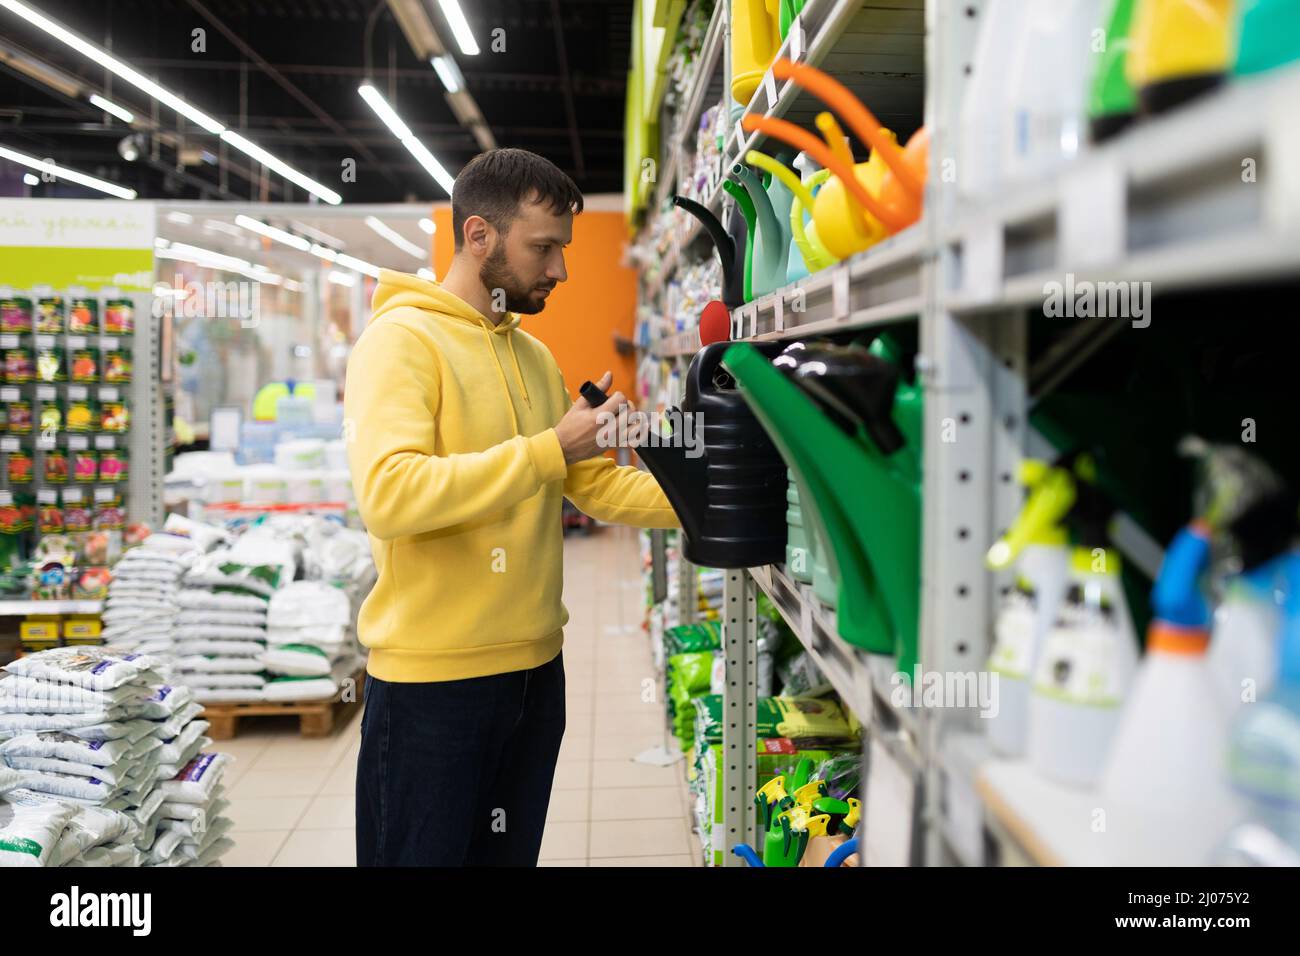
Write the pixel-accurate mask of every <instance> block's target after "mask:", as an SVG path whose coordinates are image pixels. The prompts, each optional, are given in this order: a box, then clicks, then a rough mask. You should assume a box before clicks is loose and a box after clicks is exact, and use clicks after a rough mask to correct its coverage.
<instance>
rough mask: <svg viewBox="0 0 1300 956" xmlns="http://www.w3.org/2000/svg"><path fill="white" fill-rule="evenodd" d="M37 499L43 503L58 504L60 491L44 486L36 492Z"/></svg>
mask: <svg viewBox="0 0 1300 956" xmlns="http://www.w3.org/2000/svg"><path fill="white" fill-rule="evenodd" d="M36 500H37V501H39V502H40V503H41V504H43V505H57V504H58V503H59V492H58V490H57V489H55V488H42V489H41V490H40V491H38V492H36Z"/></svg>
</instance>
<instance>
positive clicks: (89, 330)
mask: <svg viewBox="0 0 1300 956" xmlns="http://www.w3.org/2000/svg"><path fill="white" fill-rule="evenodd" d="M98 331H99V300H98V299H73V300H72V303H71V305H70V306H69V307H68V334H69V335H93V334H94V333H96V332H98Z"/></svg>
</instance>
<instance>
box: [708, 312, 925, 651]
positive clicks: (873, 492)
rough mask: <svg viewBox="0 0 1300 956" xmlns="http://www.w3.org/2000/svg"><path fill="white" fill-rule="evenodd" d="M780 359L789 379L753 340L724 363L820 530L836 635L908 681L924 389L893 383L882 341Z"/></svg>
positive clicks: (894, 370)
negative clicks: (891, 658) (889, 659)
mask: <svg viewBox="0 0 1300 956" xmlns="http://www.w3.org/2000/svg"><path fill="white" fill-rule="evenodd" d="M782 359H785V360H786V361H787V365H786V370H788V372H789V374H788V375H787V374H785V371H786V370H783V369H779V368H777V367H776V366H775V365H774V363H773V362H771V361H768V359H767V358H766V357H765V356H763V355H762V353H760V352H759V351H758V350H756V349H755V348H754V347H753V346H752V345H751V344H749V343H743V342H742V343H736V344H734V345H732V346H731V347H730V348H729V349H728V350H727V353H726V355H725V356H724V361H725V363H726V365H727V368H728V369H729V370H730V371H731V373H732V374H733V375H734V376H735V377H736V379H737V380H738V381H739V382H740V385H741V389H742V393H743V394H744V396H745V399H746V401H748V402H749V403H750V405H751V407H752V408H753V409H754V414H755V415H756V416H757V418H758V419H759V421H760V422H762V424H763V426H764V427H765V428H766V429H767V431H768V433H769V434H770V435H771V437H772V440H773V442H774V443H775V444H776V445H777V447H778V448H779V449H780V450H781V453H782V455H783V456H784V457H785V458H786V461H787V463H788V464H789V465H790V467H791V468H792V469H793V470H794V472H795V475H796V478H797V480H798V482H799V486H800V487H799V490H800V506H801V509H802V512H803V515H804V519H805V521H806V522H809V523H810V524H811V525H812V527H814V528H820V530H821V531H822V532H824V535H825V540H826V542H827V543H828V545H829V547H828V548H827V551H828V555H827V556H828V558H830V559H832V560H833V563H834V570H835V571H836V576H837V578H838V581H839V593H838V601H837V622H838V628H839V632H840V636H841V637H842V638H843V639H844V640H845V641H847V642H848V643H850V644H853V645H854V646H857V647H861V648H863V649H865V650H867V651H870V652H872V653H880V654H889V653H892V654H895V655H896V658H897V665H898V669H899V670H900V671H902V672H903V673H904V674H908V675H910V674H911V673H912V670H913V668H914V667H915V665H916V662H917V640H918V633H919V623H920V574H921V434H922V432H921V428H922V399H921V393H920V390H919V389H918V388H916V387H915V386H913V385H910V384H907V383H901V382H900V380H899V379H900V376H899V370H898V365H897V355H896V354H895V349H894V346H893V344H892V342H890V341H888V340H887V339H884V338H883V337H882V338H881V339H878V340H877V341H876V342H874V343H873V344H872V346H871V348H870V349H863V348H861V347H858V346H854V347H850V348H841V347H831V346H806V347H805V349H804V350H803V352H802V354H801V355H800V356H799V357H798V358H796V357H794V356H792V355H791V353H790V352H787V353H784V354H783V355H782V356H779V357H778V361H780V360H782ZM792 379H793V380H792ZM814 396H815V397H814Z"/></svg>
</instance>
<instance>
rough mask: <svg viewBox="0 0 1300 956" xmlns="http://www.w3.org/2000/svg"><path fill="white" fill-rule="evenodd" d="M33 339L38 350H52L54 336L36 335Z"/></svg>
mask: <svg viewBox="0 0 1300 956" xmlns="http://www.w3.org/2000/svg"><path fill="white" fill-rule="evenodd" d="M35 339H36V347H37V348H38V349H52V348H54V336H52V335H37V336H35Z"/></svg>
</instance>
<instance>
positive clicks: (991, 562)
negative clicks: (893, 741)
mask: <svg viewBox="0 0 1300 956" xmlns="http://www.w3.org/2000/svg"><path fill="white" fill-rule="evenodd" d="M1019 479H1020V483H1021V484H1023V485H1024V486H1025V487H1026V488H1027V489H1028V490H1029V497H1028V500H1027V501H1026V502H1025V506H1024V508H1023V509H1022V510H1021V512H1020V514H1019V516H1018V517H1017V518H1016V521H1015V523H1014V524H1013V525H1012V526H1011V527H1010V529H1008V530H1007V532H1006V534H1004V535H1003V536H1002V537H1000V538H999V539H998V540H997V541H996V542H995V543H994V544H993V546H992V547H991V548H989V551H988V554H987V555H986V556H985V562H986V563H987V565H988V566H989V568H991V569H992V570H995V571H996V570H1001V569H1003V568H1005V567H1007V566H1008V565H1010V563H1011V562H1012V561H1016V562H1017V563H1016V584H1015V587H1014V588H1013V589H1012V590H1011V592H1010V593H1009V594H1008V595H1007V596H1006V597H1005V599H1004V600H1003V602H1002V607H1001V609H1000V610H999V611H998V616H997V622H996V624H995V625H994V630H995V634H994V645H993V653H992V654H991V655H990V657H989V663H988V669H989V670H990V671H991V672H993V673H995V674H997V675H998V682H997V687H998V691H997V693H998V708H997V715H996V716H995V717H992V718H990V720H989V728H988V729H989V739H990V741H991V742H992V744H993V746H994V748H995V749H996V750H997V751H998V752H999V753H1001V754H1003V755H1004V756H1008V757H1019V756H1023V755H1024V752H1025V747H1026V743H1027V740H1028V733H1029V688H1030V680H1031V678H1032V677H1033V674H1034V668H1035V666H1036V664H1037V663H1038V655H1039V652H1040V650H1041V649H1042V645H1043V638H1044V637H1045V636H1046V635H1047V632H1048V630H1049V629H1050V628H1051V627H1052V624H1053V623H1054V622H1055V621H1056V612H1057V609H1058V608H1059V607H1060V604H1061V598H1062V596H1063V595H1064V593H1065V580H1066V573H1067V570H1068V568H1069V564H1070V548H1069V538H1068V536H1067V534H1066V530H1065V528H1064V527H1063V526H1062V525H1061V524H1060V522H1061V521H1062V520H1063V519H1064V517H1065V515H1066V513H1067V512H1069V510H1070V508H1071V506H1072V505H1073V504H1074V500H1075V499H1074V496H1075V492H1074V480H1073V479H1072V478H1071V477H1070V473H1069V472H1068V471H1067V470H1065V469H1063V468H1053V467H1051V466H1050V465H1048V464H1047V463H1046V462H1041V461H1032V460H1029V461H1025V462H1022V463H1021V466H1020V474H1019Z"/></svg>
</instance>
